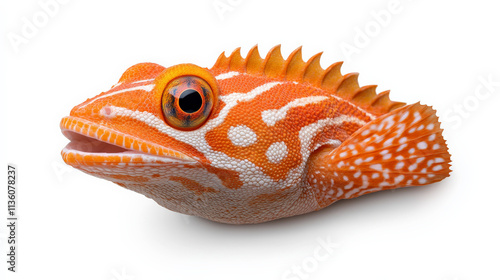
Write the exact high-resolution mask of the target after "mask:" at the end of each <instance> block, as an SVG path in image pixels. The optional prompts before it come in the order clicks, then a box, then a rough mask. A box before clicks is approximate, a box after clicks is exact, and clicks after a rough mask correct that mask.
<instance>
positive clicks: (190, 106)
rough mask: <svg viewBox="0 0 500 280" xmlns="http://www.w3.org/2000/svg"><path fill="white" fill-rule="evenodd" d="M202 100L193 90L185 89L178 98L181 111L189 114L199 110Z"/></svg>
mask: <svg viewBox="0 0 500 280" xmlns="http://www.w3.org/2000/svg"><path fill="white" fill-rule="evenodd" d="M201 103H202V99H201V95H200V93H199V92H197V91H196V90H194V89H186V90H185V91H184V92H183V93H182V94H181V96H179V106H180V107H181V110H182V111H184V112H186V113H188V114H191V113H194V112H196V111H198V110H200V108H201V105H202V104H201Z"/></svg>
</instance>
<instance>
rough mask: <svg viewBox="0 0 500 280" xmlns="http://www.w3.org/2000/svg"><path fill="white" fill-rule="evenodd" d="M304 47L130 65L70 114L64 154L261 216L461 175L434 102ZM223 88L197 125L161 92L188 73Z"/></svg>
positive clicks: (237, 216)
mask: <svg viewBox="0 0 500 280" xmlns="http://www.w3.org/2000/svg"><path fill="white" fill-rule="evenodd" d="M319 57H320V55H316V56H314V57H312V58H311V59H310V60H309V61H308V62H304V61H303V60H302V58H301V50H300V48H299V49H297V50H296V51H294V52H293V53H292V54H291V55H290V56H289V57H288V59H287V60H284V59H283V58H282V56H281V53H280V51H279V46H278V47H275V48H273V49H272V50H271V51H270V52H269V53H268V55H267V56H266V58H265V59H262V58H261V57H260V55H259V54H258V51H257V48H253V49H252V50H251V51H250V52H249V54H248V55H247V57H246V58H242V57H241V55H240V54H239V50H236V51H235V52H233V54H231V56H229V57H225V56H224V55H223V54H222V55H221V56H220V57H219V59H218V60H217V62H216V64H215V65H214V67H213V68H212V69H210V70H208V69H204V68H200V67H198V66H195V65H192V64H182V65H177V66H174V67H170V68H164V67H162V66H159V65H157V64H153V63H143V64H137V65H134V66H132V67H131V68H129V69H128V70H127V71H126V72H125V73H124V74H123V76H122V78H121V79H120V81H119V82H118V84H116V85H115V86H113V87H112V88H111V89H110V90H108V91H107V92H103V93H101V94H100V95H98V96H96V97H94V98H92V99H89V100H87V101H85V102H83V103H82V104H80V105H78V106H76V107H75V108H73V110H72V111H71V114H70V116H69V117H65V118H63V120H62V121H61V129H62V131H63V133H64V135H65V136H66V137H68V138H69V139H70V140H71V143H70V144H68V146H67V147H66V148H64V150H63V151H62V155H63V159H64V160H65V162H66V163H67V164H69V165H71V166H73V167H75V168H78V169H80V170H82V171H83V172H86V173H88V174H91V175H93V176H96V177H100V178H103V179H106V180H110V181H112V182H115V183H117V184H119V185H120V186H123V187H125V188H127V189H130V190H133V191H136V192H139V193H142V194H144V195H146V196H147V197H150V198H152V199H154V200H155V201H156V202H158V203H159V204H160V205H162V206H164V207H166V208H168V209H171V210H173V211H177V212H181V213H185V214H190V215H196V216H200V217H204V218H207V219H210V220H214V221H218V222H223V223H232V224H245V223H260V222H265V221H270V220H274V219H279V218H283V217H288V216H294V215H299V214H303V213H307V212H311V211H315V210H318V209H321V208H324V207H326V206H328V205H330V204H332V203H333V202H335V201H338V200H340V199H347V198H354V197H357V196H360V195H362V194H365V193H370V192H374V191H378V190H386V189H393V188H397V187H404V186H415V185H424V184H429V183H433V182H436V181H440V180H442V179H443V178H445V177H447V176H448V175H449V173H450V169H449V167H450V164H449V163H450V155H449V153H448V151H447V147H446V143H445V141H444V140H443V138H442V136H441V132H442V130H441V129H440V128H439V122H438V120H437V117H436V115H435V112H434V111H433V110H432V109H431V108H430V107H427V106H425V105H420V104H413V105H406V106H405V104H404V103H399V102H392V101H390V99H389V98H388V92H383V93H381V94H378V95H377V94H376V93H375V86H366V87H362V88H360V87H359V86H358V84H357V80H356V78H357V75H356V74H347V75H341V74H340V65H341V63H336V64H334V65H332V66H330V67H329V68H328V69H326V70H323V69H322V68H321V67H320V66H319ZM183 76H195V77H199V78H201V79H203V80H204V81H205V82H206V84H207V85H208V86H209V87H210V88H211V90H212V97H213V101H214V105H213V108H212V110H211V111H210V112H209V114H210V115H209V117H208V119H207V121H206V122H204V123H203V124H202V125H201V126H199V127H196V128H194V129H187V128H185V127H172V126H171V125H169V123H168V122H166V121H165V115H164V112H163V111H162V96H163V93H164V90H165V88H166V87H167V86H168V85H169V82H171V81H173V80H175V79H176V78H178V77H183Z"/></svg>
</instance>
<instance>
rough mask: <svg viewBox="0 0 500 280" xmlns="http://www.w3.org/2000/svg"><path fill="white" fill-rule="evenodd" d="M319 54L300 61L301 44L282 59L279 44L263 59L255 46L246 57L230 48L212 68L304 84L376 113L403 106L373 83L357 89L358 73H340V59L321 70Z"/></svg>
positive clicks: (237, 50) (379, 113)
mask: <svg viewBox="0 0 500 280" xmlns="http://www.w3.org/2000/svg"><path fill="white" fill-rule="evenodd" d="M321 54H322V53H318V54H316V55H313V56H312V57H311V58H310V59H309V60H308V61H307V62H304V60H303V59H302V47H299V48H297V49H296V50H294V51H293V52H292V53H291V54H290V55H289V56H288V58H287V59H286V60H285V59H284V58H283V56H282V55H281V46H280V45H277V46H275V47H273V48H272V49H271V50H270V51H269V52H268V53H267V55H266V57H265V58H264V59H263V58H262V57H261V56H260V54H259V50H258V48H257V45H256V46H254V47H253V48H251V49H250V51H249V52H248V54H247V56H246V58H243V57H242V56H241V54H240V48H237V49H236V50H234V51H233V52H232V53H231V55H230V56H229V57H226V56H225V54H224V53H222V54H221V55H220V56H219V58H218V59H217V61H216V62H215V64H214V66H213V67H212V69H221V70H229V71H239V72H243V73H248V74H254V75H262V76H265V77H269V78H274V79H279V80H288V81H296V82H300V83H308V84H310V85H312V86H315V87H318V88H321V89H324V90H326V91H328V92H330V93H331V94H333V95H335V96H338V97H340V98H342V99H345V100H347V101H349V102H351V103H353V104H356V105H357V106H359V107H361V108H363V109H365V110H366V111H368V112H369V113H372V114H376V115H382V114H385V113H388V112H390V111H392V110H394V109H397V108H399V107H401V106H404V105H405V103H402V102H394V101H391V100H390V98H389V91H384V92H381V93H379V94H377V93H376V91H375V88H376V86H374V85H370V86H364V87H361V88H360V87H359V84H358V73H348V74H346V75H342V74H341V72H340V67H341V66H342V62H336V63H334V64H332V65H330V67H328V68H327V69H326V70H325V69H323V68H322V67H321V65H320V58H321Z"/></svg>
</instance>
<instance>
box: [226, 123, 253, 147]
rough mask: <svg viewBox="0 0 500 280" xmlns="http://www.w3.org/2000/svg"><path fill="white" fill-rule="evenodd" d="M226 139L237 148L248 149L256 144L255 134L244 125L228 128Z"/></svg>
mask: <svg viewBox="0 0 500 280" xmlns="http://www.w3.org/2000/svg"><path fill="white" fill-rule="evenodd" d="M227 138H229V140H231V143H233V145H235V146H239V147H248V146H250V145H252V144H255V142H257V134H255V132H254V131H253V130H252V129H251V128H249V127H248V126H246V125H237V126H232V127H230V128H229V130H228V132H227Z"/></svg>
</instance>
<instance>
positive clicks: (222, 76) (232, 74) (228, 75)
mask: <svg viewBox="0 0 500 280" xmlns="http://www.w3.org/2000/svg"><path fill="white" fill-rule="evenodd" d="M239 74H240V73H239V72H236V71H231V72H227V73H222V74H220V75H218V76H216V77H215V79H216V80H218V81H221V80H225V79H229V78H232V77H235V76H238V75H239Z"/></svg>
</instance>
